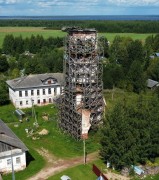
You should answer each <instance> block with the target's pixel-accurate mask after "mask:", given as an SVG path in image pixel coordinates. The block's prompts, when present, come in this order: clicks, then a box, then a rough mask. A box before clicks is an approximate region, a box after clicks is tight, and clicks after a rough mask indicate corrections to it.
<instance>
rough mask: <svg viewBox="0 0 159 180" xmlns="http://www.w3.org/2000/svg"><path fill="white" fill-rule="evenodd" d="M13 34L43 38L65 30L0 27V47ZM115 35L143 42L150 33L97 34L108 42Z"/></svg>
mask: <svg viewBox="0 0 159 180" xmlns="http://www.w3.org/2000/svg"><path fill="white" fill-rule="evenodd" d="M7 34H13V36H15V37H16V36H20V35H21V36H22V37H23V38H26V37H30V36H31V35H32V34H33V35H38V34H39V35H42V36H43V37H44V38H48V37H50V36H52V37H64V36H65V35H66V33H65V32H62V31H60V30H45V29H44V28H43V27H0V48H1V47H2V43H3V39H4V37H5V35H7ZM116 35H119V36H122V37H131V38H132V39H139V40H141V41H143V42H144V40H145V38H146V37H147V36H149V35H152V34H136V33H99V36H104V37H106V38H107V39H108V40H109V41H110V42H112V41H113V39H114V37H115V36H116Z"/></svg>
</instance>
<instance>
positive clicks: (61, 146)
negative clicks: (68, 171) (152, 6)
mask: <svg viewBox="0 0 159 180" xmlns="http://www.w3.org/2000/svg"><path fill="white" fill-rule="evenodd" d="M14 110H15V108H14V107H13V106H12V105H7V106H1V107H0V119H3V121H4V122H9V123H8V125H9V127H10V128H11V129H12V130H13V131H14V132H15V134H16V135H17V136H18V137H19V138H20V139H21V140H22V141H23V142H24V143H25V145H26V146H27V147H28V149H29V153H30V154H31V155H32V156H33V158H34V159H35V160H34V161H31V163H30V164H29V166H28V167H27V168H26V169H25V170H24V171H21V172H18V173H16V176H17V177H22V179H26V178H27V177H29V176H31V175H33V174H35V173H36V172H38V171H39V170H40V169H41V168H42V167H44V166H45V161H44V160H43V159H42V157H40V156H39V154H38V153H37V152H36V149H39V148H42V147H43V148H45V149H46V150H48V151H49V152H50V153H52V154H53V155H54V156H56V157H57V158H62V159H69V158H72V157H77V156H81V155H83V142H82V141H76V140H75V139H73V138H71V137H70V136H69V135H67V134H64V133H62V132H61V131H60V129H59V128H58V125H57V109H56V108H55V107H54V105H48V106H43V107H35V111H36V114H37V121H38V124H39V127H38V128H36V127H34V126H33V123H34V122H35V120H34V119H33V118H32V117H31V112H32V111H31V109H24V110H23V111H24V112H26V114H28V115H27V117H28V118H29V122H27V121H26V120H25V118H24V120H23V122H22V123H20V122H19V121H18V119H16V117H15V115H14V114H13V113H11V112H13V111H14ZM8 112H9V113H8ZM44 113H47V114H49V117H50V118H49V119H50V120H44V119H43V118H42V115H43V114H44ZM10 114H12V116H10ZM5 115H6V116H5ZM13 119H14V120H13ZM12 120H13V121H14V122H13V121H12ZM15 124H16V125H18V127H17V126H15ZM26 128H27V129H29V130H32V129H33V136H32V137H35V138H36V140H34V139H33V138H32V137H31V136H30V137H28V136H27V133H26V132H25V129H26ZM42 129H47V130H48V131H49V134H48V135H45V136H44V135H43V136H41V135H39V134H37V132H39V131H41V130H42ZM98 149H99V135H98V134H97V133H96V134H94V133H90V136H89V139H88V140H86V151H87V153H90V152H94V151H96V150H98ZM10 177H11V175H8V176H4V179H10ZM17 179H18V178H17Z"/></svg>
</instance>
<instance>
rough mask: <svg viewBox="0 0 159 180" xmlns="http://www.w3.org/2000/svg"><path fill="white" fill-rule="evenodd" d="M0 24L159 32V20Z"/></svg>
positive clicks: (2, 23)
mask: <svg viewBox="0 0 159 180" xmlns="http://www.w3.org/2000/svg"><path fill="white" fill-rule="evenodd" d="M0 26H1V27H6V26H9V27H10V26H12V27H17V26H19V27H44V28H45V29H58V30H59V29H61V28H62V27H64V26H69V27H73V26H79V27H81V28H95V29H96V30H97V31H98V32H111V33H159V21H108V20H107V21H93V20H91V21H89V20H88V21H74V20H72V21H71V20H69V21H66V20H63V21H62V20H61V21H51V20H36V21H35V20H16V19H15V20H0Z"/></svg>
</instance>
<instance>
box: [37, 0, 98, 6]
mask: <svg viewBox="0 0 159 180" xmlns="http://www.w3.org/2000/svg"><path fill="white" fill-rule="evenodd" d="M98 3H99V0H60V1H59V0H47V1H44V0H41V1H39V2H38V5H39V6H41V7H51V6H75V5H77V7H78V5H83V6H95V5H98Z"/></svg>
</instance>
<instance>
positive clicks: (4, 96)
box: [0, 80, 9, 105]
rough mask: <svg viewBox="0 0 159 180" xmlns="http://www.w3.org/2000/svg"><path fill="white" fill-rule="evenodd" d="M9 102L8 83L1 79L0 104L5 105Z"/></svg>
mask: <svg viewBox="0 0 159 180" xmlns="http://www.w3.org/2000/svg"><path fill="white" fill-rule="evenodd" d="M8 103H9V97H8V90H7V86H6V83H5V82H4V81H2V80H1V81H0V105H5V104H8Z"/></svg>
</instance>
